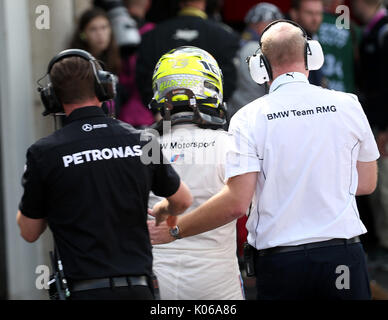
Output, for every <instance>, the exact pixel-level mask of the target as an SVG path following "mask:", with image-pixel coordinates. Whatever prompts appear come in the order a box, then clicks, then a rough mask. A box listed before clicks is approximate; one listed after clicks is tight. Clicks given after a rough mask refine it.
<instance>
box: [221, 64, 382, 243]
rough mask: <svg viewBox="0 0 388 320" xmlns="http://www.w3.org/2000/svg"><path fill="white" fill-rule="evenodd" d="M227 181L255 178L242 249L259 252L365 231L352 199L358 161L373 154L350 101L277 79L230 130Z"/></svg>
mask: <svg viewBox="0 0 388 320" xmlns="http://www.w3.org/2000/svg"><path fill="white" fill-rule="evenodd" d="M229 131H230V133H231V134H233V137H234V148H233V150H232V151H230V152H229V154H228V158H227V163H226V178H227V179H228V178H230V177H233V176H237V175H242V174H245V173H248V172H259V178H258V181H257V188H256V193H255V197H254V202H253V204H254V205H253V209H252V210H251V214H250V216H249V219H248V222H247V229H248V231H249V235H248V242H249V243H250V244H251V245H252V246H254V247H255V248H257V249H259V250H260V249H266V248H272V247H276V246H289V245H299V244H304V243H312V242H318V241H325V240H329V239H333V238H346V239H349V238H352V237H355V236H358V235H360V234H363V233H365V232H366V228H365V226H364V225H363V223H362V222H361V220H360V217H359V213H358V209H357V205H356V200H355V193H356V190H357V184H358V175H357V169H356V164H357V161H362V162H369V161H374V160H376V159H377V158H378V157H379V152H378V149H377V145H376V142H375V139H374V137H373V134H372V131H371V129H370V126H369V123H368V121H367V118H366V116H365V113H364V111H363V109H362V107H361V105H360V103H359V102H358V99H357V97H356V96H354V95H350V94H346V93H342V92H336V91H331V90H326V89H323V88H321V87H317V86H313V85H310V84H309V82H308V80H307V78H306V77H305V76H304V75H303V74H301V73H296V72H294V73H288V74H283V75H281V76H279V77H278V78H276V79H275V81H274V82H273V83H272V85H271V88H270V94H268V95H266V96H264V97H262V98H260V99H257V100H255V101H253V102H252V103H250V104H248V105H247V106H245V107H244V108H242V109H241V110H240V111H239V112H238V113H237V114H236V115H235V116H234V117H233V118H232V121H231V124H230V129H229Z"/></svg>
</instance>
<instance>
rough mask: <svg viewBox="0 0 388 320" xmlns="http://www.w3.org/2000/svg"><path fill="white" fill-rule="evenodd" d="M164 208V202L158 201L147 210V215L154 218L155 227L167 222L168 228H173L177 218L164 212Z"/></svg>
mask: <svg viewBox="0 0 388 320" xmlns="http://www.w3.org/2000/svg"><path fill="white" fill-rule="evenodd" d="M165 206H166V203H165V202H164V200H163V201H160V202H158V203H156V204H155V205H154V207H153V209H148V214H149V215H150V216H153V217H154V218H155V221H156V226H158V225H159V224H160V223H162V222H163V221H167V225H169V226H170V227H175V226H176V220H177V217H176V216H171V215H170V214H169V213H168V212H167V211H166V207H165Z"/></svg>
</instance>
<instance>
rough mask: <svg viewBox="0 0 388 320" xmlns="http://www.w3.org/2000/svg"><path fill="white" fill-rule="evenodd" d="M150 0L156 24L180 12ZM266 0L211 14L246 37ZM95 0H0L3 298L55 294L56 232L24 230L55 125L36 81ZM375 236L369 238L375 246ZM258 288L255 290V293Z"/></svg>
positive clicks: (382, 282)
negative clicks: (28, 192) (21, 222)
mask: <svg viewBox="0 0 388 320" xmlns="http://www.w3.org/2000/svg"><path fill="white" fill-rule="evenodd" d="M147 2H148V3H149V6H148V7H147V12H146V16H145V17H143V18H142V19H143V20H146V21H148V22H152V23H154V24H156V25H157V24H159V23H161V22H163V21H164V20H166V19H170V18H172V17H174V16H175V15H176V14H177V11H178V10H179V5H178V2H177V0H153V1H147ZM260 2H262V1H255V0H244V1H237V0H223V1H217V0H216V1H213V0H209V1H208V12H207V13H208V16H209V18H212V19H214V20H215V21H217V22H219V23H223V24H225V25H227V26H229V27H231V28H232V29H233V30H234V32H235V33H236V34H239V35H240V36H241V37H242V40H244V39H243V36H242V34H243V33H244V30H245V29H246V27H247V24H246V21H245V20H244V18H245V17H246V15H247V13H248V11H249V10H250V9H251V8H252V7H253V6H254V5H256V4H258V3H260ZM266 2H269V3H272V4H275V5H276V6H277V7H278V8H279V9H280V10H281V12H282V13H283V14H285V15H287V13H288V12H289V9H290V7H291V0H284V1H283V0H282V1H280V0H278V1H275V0H274V1H271V0H268V1H266ZM349 3H350V1H345V4H349ZM387 3H388V1H385V4H387ZM42 5H44V6H47V7H48V8H49V14H50V17H49V29H40V28H38V27H37V20H38V22H39V19H40V18H39V17H40V16H41V14H42V12H41V11H38V12H37V8H38V7H39V6H42ZM92 6H93V1H92V0H1V1H0V130H1V135H0V139H1V140H0V144H1V149H0V164H1V166H0V190H1V191H0V299H47V293H46V291H45V290H38V289H37V288H36V283H35V282H36V279H37V277H38V276H39V274H36V268H37V266H39V265H48V266H49V265H50V261H49V255H48V252H49V251H50V250H51V249H52V241H51V233H50V232H48V231H46V232H45V234H44V235H43V237H41V238H40V240H38V242H36V243H33V244H29V243H26V242H25V241H24V240H22V238H21V237H20V235H19V229H18V227H17V225H16V212H17V209H18V203H19V200H20V197H21V195H22V187H21V177H22V174H23V168H24V164H25V154H26V150H27V148H28V147H29V146H30V145H31V144H32V143H34V142H35V141H36V140H37V139H39V138H41V137H43V136H45V135H48V134H50V133H51V132H53V131H54V130H55V127H54V121H53V119H52V118H51V117H45V118H43V117H42V115H41V114H42V112H43V107H42V105H41V102H40V99H39V96H38V93H37V90H36V88H37V84H36V81H37V80H38V79H39V78H41V77H42V76H44V74H45V72H46V69H47V65H48V62H49V60H50V59H51V58H52V57H53V56H54V55H55V54H57V53H58V52H60V51H61V50H63V49H66V48H68V47H69V46H70V44H71V43H72V41H74V33H75V32H76V30H77V26H78V27H79V18H80V17H81V15H82V14H83V13H84V12H85V10H87V9H90V8H91V7H92ZM350 7H351V6H350ZM352 18H353V16H352ZM354 20H355V22H359V21H357V19H354ZM81 31H82V33H81V34H80V37H81V39H83V37H84V35H83V30H81ZM318 34H319V33H318ZM107 59H108V60H109V58H107ZM236 59H237V57H236ZM387 59H388V57H387ZM110 61H114V59H113V60H110ZM110 61H108V64H109V62H110ZM236 65H237V66H238V62H237V61H236ZM112 68H114V66H112ZM237 69H238V67H237ZM123 81H124V82H125V79H124V80H123ZM351 90H352V89H351ZM352 91H353V92H356V91H357V90H356V89H354V90H352ZM230 95H231V94H230ZM232 99H233V98H232ZM123 100H125V98H123ZM119 104H120V103H118V105H119ZM123 105H125V102H124V103H123ZM128 122H130V121H128ZM146 124H147V123H144V125H146ZM366 220H367V221H368V217H366ZM366 224H367V228H368V229H373V222H370V223H369V226H368V223H366ZM372 231H373V230H372ZM373 241H375V240H374V239H372V238H369V239H366V242H367V243H370V244H371V246H373V243H374V242H373ZM371 274H372V278H373V280H375V281H376V284H378V285H379V287H378V289H379V290H380V286H381V288H388V270H385V271H384V270H380V269H377V268H374V267H373V266H372V267H371ZM246 284H247V290H248V291H249V290H250V289H249V288H252V286H254V282H253V281H252V279H246ZM250 292H251V291H249V292H248V297H250V298H254V297H253V296H252V295H251V294H252V293H250Z"/></svg>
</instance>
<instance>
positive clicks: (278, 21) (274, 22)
mask: <svg viewBox="0 0 388 320" xmlns="http://www.w3.org/2000/svg"><path fill="white" fill-rule="evenodd" d="M281 22H286V23H290V24H292V25H294V26H295V27H298V28H299V29H300V30H301V31H302V33H303V37H304V38H305V39H307V38H308V36H307V32H306V30H305V29H303V28H302V26H301V25H300V24H298V23H296V22H295V21H292V20H287V19H279V20H276V21H273V22H271V23H270V24H269V25H267V26H266V27H265V28H264V30H263V32H262V33H261V37H260V41H259V44H260V47H261V39H262V38H263V34H264V33H265V32H266V31H268V29H270V28H271V27H272V26H273V25H275V24H278V23H281Z"/></svg>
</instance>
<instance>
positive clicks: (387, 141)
mask: <svg viewBox="0 0 388 320" xmlns="http://www.w3.org/2000/svg"><path fill="white" fill-rule="evenodd" d="M377 146H378V148H379V151H380V155H381V156H382V157H388V150H387V149H388V130H386V131H383V132H380V133H379V134H378V135H377Z"/></svg>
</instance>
